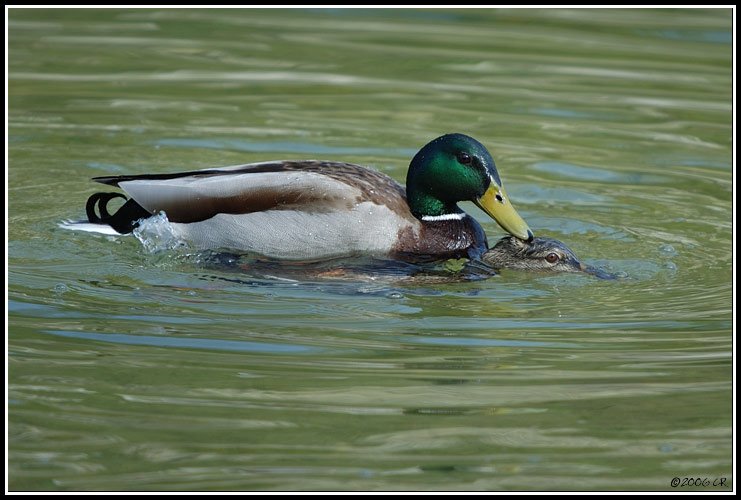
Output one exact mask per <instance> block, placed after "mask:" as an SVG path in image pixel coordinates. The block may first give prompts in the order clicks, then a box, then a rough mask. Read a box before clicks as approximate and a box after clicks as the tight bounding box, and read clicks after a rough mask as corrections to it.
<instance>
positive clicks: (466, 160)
mask: <svg viewBox="0 0 741 500" xmlns="http://www.w3.org/2000/svg"><path fill="white" fill-rule="evenodd" d="M455 157H456V158H457V159H458V163H462V164H463V165H470V164H471V155H469V154H468V153H466V152H463V151H461V152H460V153H458V154H457V155H455Z"/></svg>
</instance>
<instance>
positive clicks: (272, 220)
mask: <svg viewBox="0 0 741 500" xmlns="http://www.w3.org/2000/svg"><path fill="white" fill-rule="evenodd" d="M93 180H95V181H97V182H100V183H103V184H108V185H111V186H116V187H119V188H121V189H122V190H123V191H125V192H126V194H128V195H129V197H130V199H128V201H126V203H125V204H124V205H123V206H122V207H121V208H120V209H119V210H118V211H117V212H116V213H114V214H113V215H110V214H109V213H108V211H107V209H106V205H107V203H108V201H110V200H111V199H112V198H116V197H121V198H126V197H125V196H124V195H122V194H120V193H96V194H94V195H92V196H91V197H90V198H89V199H88V202H87V215H88V220H89V221H90V222H92V223H95V224H103V225H107V226H110V227H112V228H113V229H115V230H116V231H118V232H119V233H127V232H131V231H132V230H133V229H134V228H135V227H136V226H137V225H138V224H139V221H140V220H141V219H143V218H147V217H150V216H151V215H153V214H157V213H159V212H160V211H164V212H165V214H166V215H167V218H168V220H169V221H170V223H171V225H172V229H173V231H174V232H175V235H176V236H178V237H180V238H182V239H183V240H185V241H187V242H188V243H189V244H190V245H192V246H193V247H195V248H198V249H229V250H233V251H239V252H246V253H255V254H259V255H263V256H266V257H270V258H275V259H290V260H319V259H327V258H334V257H343V256H353V255H375V256H383V257H391V258H400V259H404V260H418V259H429V258H432V259H447V258H461V257H467V258H477V257H478V256H480V255H481V254H482V253H483V252H484V251H486V248H487V242H486V235H485V234H484V231H483V229H482V228H481V226H480V225H479V223H478V222H476V221H475V220H474V219H473V218H472V217H471V216H469V215H468V214H466V213H465V212H463V211H462V210H461V209H460V208H459V207H458V205H457V204H458V202H460V201H466V200H469V201H473V202H474V203H476V204H477V205H478V206H479V207H481V208H482V209H483V210H484V211H485V212H486V213H487V214H488V215H490V216H491V217H492V218H494V220H496V221H497V222H498V223H499V225H501V226H502V228H504V229H505V230H506V231H507V232H509V233H511V234H512V235H514V236H516V237H517V238H520V239H522V240H531V239H532V238H533V234H532V232H531V231H530V229H529V228H528V226H527V224H526V223H525V221H524V220H522V218H521V217H520V216H519V215H518V214H517V212H516V211H515V209H514V208H513V207H512V205H511V203H510V200H509V198H508V197H507V194H506V193H505V191H504V188H503V186H502V181H501V179H500V177H499V173H498V172H497V169H496V166H495V165H494V160H493V159H492V157H491V155H490V154H489V152H488V151H487V150H486V148H485V147H484V146H483V145H482V144H481V143H479V142H478V141H476V140H475V139H473V138H471V137H468V136H466V135H463V134H448V135H444V136H441V137H438V138H437V139H435V140H433V141H432V142H430V143H429V144H427V145H426V146H424V147H423V148H422V149H421V150H420V151H419V152H418V153H417V154H416V156H415V157H414V159H412V162H411V164H410V166H409V171H408V173H407V185H406V191H405V190H404V188H402V187H401V186H400V185H399V184H397V183H396V182H395V181H394V180H393V179H391V178H390V177H388V176H386V175H384V174H381V173H380V172H376V171H374V170H370V169H368V168H365V167H361V166H359V165H352V164H349V163H337V162H328V161H316V160H306V161H273V162H265V163H253V164H248V165H239V166H234V167H224V168H213V169H206V170H197V171H190V172H181V173H172V174H145V175H122V176H112V177H96V178H94V179H93Z"/></svg>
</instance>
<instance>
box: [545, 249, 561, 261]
mask: <svg viewBox="0 0 741 500" xmlns="http://www.w3.org/2000/svg"><path fill="white" fill-rule="evenodd" d="M545 260H546V261H547V262H548V263H549V264H555V263H556V262H558V261H559V260H560V257H559V256H558V254H557V253H555V252H551V253H549V254H548V255H546V256H545Z"/></svg>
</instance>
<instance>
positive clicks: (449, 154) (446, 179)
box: [407, 134, 533, 241]
mask: <svg viewBox="0 0 741 500" xmlns="http://www.w3.org/2000/svg"><path fill="white" fill-rule="evenodd" d="M407 200H408V202H409V207H410V208H411V210H412V213H413V214H414V215H415V217H417V218H419V219H421V220H440V219H444V218H453V217H455V216H456V215H457V214H462V211H461V209H460V208H458V205H457V203H458V202H460V201H473V202H474V203H476V204H477V205H478V206H479V207H480V208H481V209H482V210H483V211H484V212H486V213H487V214H488V215H489V216H490V217H492V218H493V219H494V220H495V221H497V223H498V224H499V225H500V226H502V228H503V229H504V230H505V231H507V232H508V233H510V234H512V235H513V236H516V237H517V238H520V239H521V240H526V241H530V240H532V238H533V233H532V231H530V228H529V227H528V225H527V223H526V222H525V221H524V220H523V219H522V217H520V216H519V215H518V214H517V211H516V210H515V209H514V208H513V207H512V204H511V203H510V200H509V197H508V196H507V193H506V192H505V191H504V187H503V186H502V181H501V179H500V178H499V172H497V167H496V165H494V160H493V159H492V157H491V155H490V154H489V151H487V150H486V148H485V147H484V145H483V144H481V143H480V142H479V141H477V140H476V139H474V138H472V137H469V136H467V135H463V134H447V135H443V136H441V137H438V138H437V139H435V140H433V141H432V142H430V143H428V144H427V145H426V146H425V147H423V148H422V149H421V150H420V151H419V152H418V153H417V154H416V155H415V156H414V158H413V159H412V163H411V164H410V166H409V172H408V173H407Z"/></svg>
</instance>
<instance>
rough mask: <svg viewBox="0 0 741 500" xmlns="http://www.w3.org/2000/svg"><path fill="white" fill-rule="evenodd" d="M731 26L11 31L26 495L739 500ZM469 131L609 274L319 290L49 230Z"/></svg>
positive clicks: (17, 434) (61, 12) (103, 13)
mask: <svg viewBox="0 0 741 500" xmlns="http://www.w3.org/2000/svg"><path fill="white" fill-rule="evenodd" d="M731 15H732V12H731V11H730V10H681V9H674V10H645V9H641V10H630V9H559V10H553V9H537V10H534V9H528V10H518V9H504V10H450V9H449V10H440V11H425V10H415V9H402V10H373V9H358V10H351V9H347V10H346V9H330V10H322V9H319V10H316V9H308V10H288V11H287V10H275V11H273V10H235V11H227V10H178V9H164V10H162V9H146V10H136V9H127V10H119V9H106V10H65V9H57V10H44V9H34V10H21V9H11V11H10V14H9V20H8V29H9V137H8V141H9V147H10V149H9V158H10V162H9V165H10V168H9V170H8V182H9V186H8V198H9V202H8V203H9V213H8V229H9V242H8V262H9V272H8V298H9V302H8V324H9V327H8V364H9V384H8V393H9V399H8V407H9V415H8V421H9V434H8V443H9V445H8V447H9V460H8V475H9V487H10V488H11V489H12V490H53V491H72V490H114V491H116V490H129V491H130V490H327V491H337V490H384V491H389V490H445V491H450V490H665V491H687V490H688V489H689V488H683V489H682V488H672V486H671V484H670V481H671V480H672V478H674V477H680V478H684V477H702V478H705V477H708V478H710V479H711V480H712V479H714V478H723V477H725V478H727V481H726V483H725V485H723V486H716V487H712V486H711V487H705V488H703V487H700V488H696V487H695V488H692V490H693V491H698V490H703V491H708V490H714V491H730V490H731V487H732V485H733V476H732V474H731V453H732V432H731V429H732V426H731V421H732V412H731V391H732V385H731V376H732V375H731V374H732V357H731V350H732V329H733V322H732V312H731V311H732V305H731V300H732V284H731V276H732V245H731V236H732V216H731V214H732V212H731V210H732V207H731V199H732V189H733V186H732V155H731V128H730V123H731V119H730V118H731V113H732V105H731V104H732V103H731V89H730V86H729V84H728V82H729V81H731V78H730V77H731V66H730V61H731V55H732V52H731V43H730V42H731V26H732V24H731ZM461 33H465V36H461ZM453 131H460V132H464V133H467V134H469V135H472V136H474V137H476V138H478V139H479V140H480V141H481V142H483V143H484V144H486V145H487V147H488V148H489V149H490V151H491V152H492V155H493V157H494V159H495V160H496V162H497V167H498V169H499V171H500V173H501V175H502V178H503V180H504V181H505V183H506V185H507V188H508V192H509V194H510V196H511V197H512V199H513V200H514V202H515V203H516V206H517V207H518V210H519V211H520V214H521V215H523V217H524V218H525V219H526V220H527V221H528V223H529V225H530V226H531V228H533V229H534V230H535V232H536V234H537V235H538V236H548V237H555V238H558V239H560V240H562V241H564V242H565V243H566V244H567V245H568V246H569V247H571V248H572V249H573V250H574V251H575V253H576V254H577V255H579V257H580V258H582V259H583V260H584V261H585V262H587V263H589V264H592V265H597V266H601V267H605V268H607V269H609V270H610V271H612V272H617V273H620V274H621V278H620V279H618V280H612V281H605V280H597V279H594V278H593V277H589V276H582V275H577V274H562V275H545V274H533V273H526V272H522V271H507V270H504V271H502V272H501V274H500V275H498V276H493V277H490V278H489V279H476V280H471V279H459V274H457V273H459V272H460V266H461V265H462V264H460V263H447V264H438V265H436V266H432V267H431V268H427V267H424V266H422V267H421V268H420V267H415V266H410V265H407V264H399V263H396V264H393V263H389V262H383V261H381V262H370V263H369V262H360V261H355V262H341V263H340V262H332V263H323V264H319V265H318V266H316V267H311V268H309V269H310V270H311V274H310V275H307V268H306V267H302V266H294V267H292V266H278V265H276V264H274V263H264V262H263V263H256V262H253V261H249V260H244V259H233V260H231V257H229V256H224V255H221V256H215V255H210V256H209V255H205V254H193V253H191V252H190V251H189V250H188V249H187V248H185V247H181V246H179V245H178V244H177V243H178V242H173V241H169V240H167V234H161V235H160V236H161V237H162V238H161V239H159V240H156V239H155V240H147V238H143V239H144V241H150V243H152V244H151V245H150V246H149V247H145V246H144V245H143V244H142V241H141V239H137V238H136V237H133V236H129V237H125V238H114V237H110V236H95V235H91V234H87V233H82V232H76V231H68V230H65V229H63V228H60V227H59V224H60V222H61V221H64V220H69V219H72V220H75V219H79V218H81V217H83V215H84V202H85V200H86V199H87V196H88V195H89V194H90V193H92V192H93V191H94V190H95V189H96V188H95V185H94V184H93V183H90V182H89V181H88V179H89V178H90V177H93V176H97V175H105V174H125V173H132V174H136V173H146V172H171V171H178V170H186V169H196V168H205V167H210V166H217V165H236V164H243V163H249V162H254V161H263V160H269V159H278V158H286V159H294V158H306V157H314V158H316V157H325V156H326V157H327V158H328V159H332V160H342V161H349V162H353V163H359V164H363V165H369V166H371V167H373V168H376V169H379V170H381V171H383V172H385V173H387V174H389V175H391V176H392V177H394V178H395V179H397V180H399V181H403V179H404V177H405V174H406V168H407V165H408V162H409V159H410V158H411V157H412V156H413V155H414V153H415V152H416V150H417V148H419V147H420V146H421V145H423V144H425V143H426V142H427V141H428V140H429V139H430V138H432V137H437V136H439V135H441V134H442V133H446V132H453ZM464 208H465V210H466V211H468V212H469V213H471V214H472V215H473V216H475V217H476V218H477V219H478V220H480V221H481V222H482V224H483V225H484V228H485V230H486V231H487V234H488V235H489V241H490V243H493V242H495V241H497V240H498V238H499V237H500V236H501V234H502V232H501V230H500V229H499V228H498V226H496V224H495V223H493V222H487V217H486V216H485V214H483V213H482V212H481V211H479V210H478V209H477V208H476V207H474V206H473V205H471V204H465V206H464ZM278 229H279V228H278ZM141 236H142V235H140V237H141ZM150 236H151V235H150ZM153 252H154V253H153ZM217 257H218V258H217ZM353 266H354V267H353ZM456 266H458V267H456ZM348 267H350V268H351V269H353V271H356V272H354V273H351V274H349V275H348V274H344V275H343V272H344V271H346V270H347V268H348ZM338 270H340V271H342V272H340V273H338ZM317 271H319V273H318V274H317ZM357 271H361V272H357ZM451 277H453V279H451Z"/></svg>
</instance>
